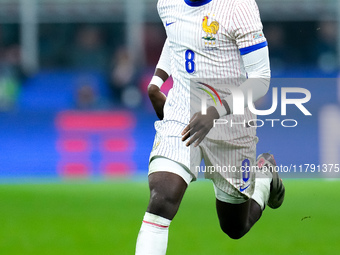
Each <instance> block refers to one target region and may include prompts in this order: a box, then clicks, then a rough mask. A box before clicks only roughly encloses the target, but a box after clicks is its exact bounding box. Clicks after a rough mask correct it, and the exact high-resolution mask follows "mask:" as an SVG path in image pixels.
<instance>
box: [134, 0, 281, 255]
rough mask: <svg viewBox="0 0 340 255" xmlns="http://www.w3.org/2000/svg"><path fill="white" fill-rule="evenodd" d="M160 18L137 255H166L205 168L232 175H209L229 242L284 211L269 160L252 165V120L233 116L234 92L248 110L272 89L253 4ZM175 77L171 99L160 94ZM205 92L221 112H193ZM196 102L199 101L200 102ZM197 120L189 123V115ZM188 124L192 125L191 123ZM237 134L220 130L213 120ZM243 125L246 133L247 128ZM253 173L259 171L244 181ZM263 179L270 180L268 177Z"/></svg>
mask: <svg viewBox="0 0 340 255" xmlns="http://www.w3.org/2000/svg"><path fill="white" fill-rule="evenodd" d="M158 12H159V15H160V17H161V20H162V22H163V24H164V27H165V30H166V33H167V40H166V42H165V44H164V47H163V51H162V54H161V57H160V60H159V63H158V65H157V67H156V71H155V74H154V77H153V79H152V80H151V82H150V85H149V88H148V92H149V97H150V99H151V102H152V104H153V106H154V108H155V111H156V113H157V116H158V117H159V118H160V121H157V122H156V123H155V128H156V136H155V141H154V145H153V149H152V152H151V155H150V163H149V186H150V193H151V194H150V201H149V205H148V208H147V212H146V213H145V215H144V219H143V223H142V226H141V229H140V232H139V235H138V239H137V245H136V254H138V255H144V254H148V255H150V254H165V253H166V248H167V240H168V228H169V225H170V222H171V220H172V219H173V218H174V216H175V215H176V213H177V210H178V208H179V205H180V203H181V200H182V198H183V195H184V193H185V190H186V189H187V187H188V185H189V184H190V182H191V181H194V180H196V178H197V175H198V170H197V166H199V165H200V162H201V159H202V158H204V161H205V164H206V165H207V166H217V165H219V166H229V167H230V166H231V167H233V168H235V169H236V170H237V171H208V172H206V173H205V177H206V178H209V179H212V181H213V184H214V189H215V195H216V209H217V215H218V218H219V222H220V226H221V229H222V230H223V231H224V232H225V233H226V234H227V235H228V236H230V237H231V238H234V239H238V238H241V237H242V236H243V235H245V234H246V233H247V232H248V231H249V230H250V228H251V227H252V226H253V225H254V224H255V222H256V221H257V220H258V219H259V218H260V217H261V215H262V211H263V210H264V208H265V206H266V205H268V206H269V207H271V208H278V207H280V206H281V204H282V202H283V198H284V192H285V190H284V186H283V184H282V181H281V179H280V178H279V176H278V174H277V172H275V171H273V168H274V167H275V160H274V158H273V156H272V155H270V154H268V153H265V154H261V155H260V156H259V157H258V160H257V162H256V143H257V141H258V138H257V137H256V128H254V127H252V126H249V123H251V122H250V121H251V120H252V119H256V116H255V115H254V114H253V113H252V112H251V111H250V110H249V108H248V106H249V105H248V100H247V99H246V100H244V106H242V107H244V114H243V115H236V114H233V113H234V111H235V112H236V106H237V104H236V103H235V102H233V95H232V94H231V93H229V92H230V90H231V91H233V90H232V89H231V87H228V86H223V84H229V83H232V84H234V85H235V86H236V87H237V88H238V89H239V90H241V91H242V92H243V94H244V95H245V96H246V95H247V94H248V93H247V92H248V90H249V89H251V90H252V101H251V103H253V102H256V101H257V100H258V99H259V98H261V97H263V96H264V95H265V94H266V93H267V90H268V88H269V83H270V66H269V56H268V47H267V41H266V38H265V36H264V34H263V32H262V23H261V20H260V15H259V11H258V7H257V5H256V3H255V0H228V1H225V0H196V1H195V0H172V1H169V0H159V1H158ZM170 75H172V77H173V80H174V85H173V88H172V89H171V90H170V91H169V94H168V97H166V96H165V95H164V94H163V93H162V92H160V86H161V85H162V84H163V82H164V81H165V80H166V79H167V78H168V77H169V76H170ZM206 88H209V89H211V91H213V92H214V93H215V95H216V96H218V97H219V99H221V100H220V102H221V103H220V104H214V103H213V102H212V101H213V100H208V102H207V106H208V107H207V109H206V112H204V111H200V110H199V109H200V108H197V107H194V105H200V104H201V101H202V93H204V92H203V91H207V90H206ZM200 92H202V93H201V94H200ZM193 113H194V114H193ZM190 117H191V118H190ZM216 119H218V120H224V122H225V123H227V122H228V123H232V122H234V123H244V125H234V126H228V125H217V126H216V127H214V120H216ZM246 123H247V124H246ZM256 165H258V166H259V168H260V169H261V171H250V172H248V171H241V170H242V169H243V170H244V169H245V168H247V167H250V169H253V168H252V167H254V166H256ZM268 169H270V171H266V170H268Z"/></svg>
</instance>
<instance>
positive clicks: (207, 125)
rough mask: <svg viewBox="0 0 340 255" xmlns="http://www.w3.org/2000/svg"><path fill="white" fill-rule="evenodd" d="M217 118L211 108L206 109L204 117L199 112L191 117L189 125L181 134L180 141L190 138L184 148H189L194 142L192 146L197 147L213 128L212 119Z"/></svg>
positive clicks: (214, 109)
mask: <svg viewBox="0 0 340 255" xmlns="http://www.w3.org/2000/svg"><path fill="white" fill-rule="evenodd" d="M219 117H220V116H219V114H218V112H217V110H216V108H215V107H212V106H211V107H209V108H208V109H207V114H206V115H202V114H201V112H196V113H195V114H194V115H193V116H192V118H191V120H190V122H189V125H188V126H186V127H185V128H184V130H183V132H182V136H183V137H182V141H183V142H184V141H186V140H187V139H188V138H189V137H190V140H189V141H188V142H187V143H186V146H190V145H191V144H193V143H195V142H196V143H195V145H194V146H195V147H196V146H198V145H199V144H200V143H201V142H202V140H203V139H204V137H205V136H206V135H207V134H208V133H209V131H210V129H211V128H212V127H213V125H214V119H218V118H219Z"/></svg>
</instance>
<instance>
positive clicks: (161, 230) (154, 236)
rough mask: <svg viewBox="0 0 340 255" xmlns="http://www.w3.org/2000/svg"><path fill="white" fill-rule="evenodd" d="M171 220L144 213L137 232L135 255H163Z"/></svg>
mask: <svg viewBox="0 0 340 255" xmlns="http://www.w3.org/2000/svg"><path fill="white" fill-rule="evenodd" d="M170 223H171V220H168V219H166V218H163V217H160V216H157V215H154V214H152V213H148V212H146V213H145V215H144V219H143V223H142V227H141V228H140V230H139V234H138V238H137V244H136V255H165V253H166V248H167V245H168V233H169V225H170Z"/></svg>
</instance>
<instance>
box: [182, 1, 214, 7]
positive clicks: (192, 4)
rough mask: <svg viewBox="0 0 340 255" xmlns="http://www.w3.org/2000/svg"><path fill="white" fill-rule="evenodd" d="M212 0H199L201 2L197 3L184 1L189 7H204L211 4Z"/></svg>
mask: <svg viewBox="0 0 340 255" xmlns="http://www.w3.org/2000/svg"><path fill="white" fill-rule="evenodd" d="M211 1H212V0H199V1H196V2H191V1H190V0H184V2H185V3H186V4H187V5H189V6H192V7H197V6H202V5H205V4H207V3H210V2H211Z"/></svg>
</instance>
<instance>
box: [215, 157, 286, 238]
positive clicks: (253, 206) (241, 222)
mask: <svg viewBox="0 0 340 255" xmlns="http://www.w3.org/2000/svg"><path fill="white" fill-rule="evenodd" d="M257 166H258V171H256V173H255V174H256V178H255V187H254V193H253V196H252V197H251V198H250V199H248V200H247V201H244V202H242V199H235V198H233V197H232V196H230V195H229V194H227V193H224V192H223V191H221V190H219V189H218V188H217V187H215V193H216V208H217V214H218V218H219V221H220V226H221V229H222V230H223V231H224V232H225V233H226V234H227V235H229V236H230V237H231V238H234V239H238V238H241V237H242V236H244V235H245V234H246V233H247V232H248V231H249V230H250V229H251V227H252V226H253V225H254V224H255V223H256V222H257V221H258V220H259V219H260V217H261V215H262V211H263V210H264V208H265V206H266V205H267V204H268V206H269V207H271V208H273V209H275V208H278V207H280V206H281V205H282V203H283V199H284V195H285V188H284V185H283V183H282V180H281V179H280V177H279V175H278V173H277V172H276V171H275V166H276V162H275V160H274V157H273V156H272V155H270V154H268V153H263V154H261V155H260V156H259V157H258V159H257Z"/></svg>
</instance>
